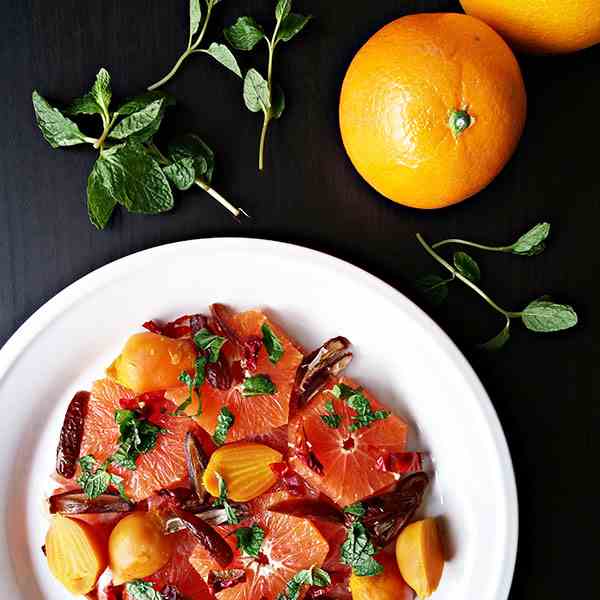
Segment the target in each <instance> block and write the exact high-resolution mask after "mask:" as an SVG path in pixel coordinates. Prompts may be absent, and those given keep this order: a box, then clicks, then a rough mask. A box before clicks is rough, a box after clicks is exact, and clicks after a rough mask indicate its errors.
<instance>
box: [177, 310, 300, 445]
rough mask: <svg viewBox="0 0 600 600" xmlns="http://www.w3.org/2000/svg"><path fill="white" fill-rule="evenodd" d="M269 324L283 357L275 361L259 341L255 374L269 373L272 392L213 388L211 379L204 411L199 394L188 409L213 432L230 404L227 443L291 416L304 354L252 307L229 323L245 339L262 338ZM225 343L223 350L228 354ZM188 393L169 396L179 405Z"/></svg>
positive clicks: (179, 390) (238, 387) (182, 390)
mask: <svg viewBox="0 0 600 600" xmlns="http://www.w3.org/2000/svg"><path fill="white" fill-rule="evenodd" d="M265 323H266V324H267V325H268V326H269V327H270V328H271V330H272V331H273V332H274V333H275V335H276V336H277V337H278V338H279V340H280V342H281V344H282V346H283V354H282V356H281V358H280V359H279V360H278V361H277V362H276V363H272V362H271V361H270V360H269V357H268V354H267V351H266V349H265V346H264V344H262V343H261V344H260V349H259V351H258V355H257V359H256V369H254V370H253V371H252V375H258V374H260V375H266V376H267V377H268V378H269V379H270V380H271V381H272V382H273V384H274V385H275V388H276V390H277V391H276V392H275V393H274V394H272V395H266V394H265V395H260V396H248V397H247V396H244V395H243V394H242V385H241V384H238V385H233V386H232V387H231V388H230V389H228V390H219V389H215V388H213V387H212V386H211V385H210V384H209V383H208V382H206V383H204V385H203V386H202V388H201V390H200V396H201V401H202V414H201V415H199V416H194V415H196V413H197V411H198V399H197V397H196V395H194V397H193V402H192V403H191V404H190V405H189V406H188V408H187V410H186V412H187V414H188V415H192V416H194V417H193V418H194V420H195V421H196V422H197V423H198V424H199V425H201V426H202V427H203V428H204V429H206V430H207V431H208V432H209V433H210V434H211V435H212V434H213V433H214V431H215V427H216V425H217V417H218V415H219V413H220V411H221V409H222V408H223V407H227V408H228V409H229V410H230V411H231V413H232V414H233V416H234V419H235V420H234V423H233V425H232V427H231V428H230V429H229V431H228V433H227V438H226V441H227V442H235V441H238V440H243V439H246V438H250V437H252V438H254V437H256V436H261V435H265V434H268V433H270V432H271V431H273V430H274V429H277V428H279V427H282V426H283V425H286V424H287V422H288V419H289V407H290V396H291V393H292V388H293V385H294V381H295V377H296V370H297V369H298V366H299V365H300V362H301V361H302V357H303V354H302V352H300V350H299V349H298V347H297V345H296V344H295V343H294V342H293V341H292V340H291V339H290V338H289V337H288V336H287V334H286V333H285V332H284V331H283V330H282V329H281V328H280V327H279V326H278V325H276V324H275V323H273V322H272V321H271V320H270V319H268V318H267V316H266V315H265V314H264V313H263V312H262V311H259V310H250V311H247V312H243V313H238V314H235V315H232V318H231V321H230V326H231V328H232V330H233V332H234V333H235V334H236V335H237V336H238V337H239V338H240V339H242V340H245V339H248V338H258V339H262V335H263V334H262V331H261V328H262V326H263V325H264V324H265ZM228 346H230V344H226V345H225V346H224V348H223V351H224V352H226V353H228V352H229V349H228ZM188 395H189V392H188V389H187V388H185V387H183V388H181V387H180V388H176V389H174V390H169V391H168V392H167V394H166V397H167V398H169V399H170V400H172V401H173V402H174V403H175V404H177V405H180V404H181V403H182V402H183V401H184V400H185V399H186V398H187V397H188Z"/></svg>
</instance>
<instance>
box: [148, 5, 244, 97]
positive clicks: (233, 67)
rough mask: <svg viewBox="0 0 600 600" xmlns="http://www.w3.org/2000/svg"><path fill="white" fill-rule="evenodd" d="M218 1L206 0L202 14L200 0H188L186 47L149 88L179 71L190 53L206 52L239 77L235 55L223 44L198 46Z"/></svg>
mask: <svg viewBox="0 0 600 600" xmlns="http://www.w3.org/2000/svg"><path fill="white" fill-rule="evenodd" d="M219 2H220V0H206V15H203V14H202V5H201V3H200V0H189V35H188V41H187V47H186V49H185V50H184V51H183V53H182V54H181V56H180V57H179V58H178V59H177V61H176V62H175V64H174V65H173V67H172V69H171V70H170V71H169V72H168V73H167V74H166V75H165V76H164V77H163V78H162V79H160V80H159V81H157V82H156V83H153V84H152V85H151V86H149V87H148V89H149V90H155V89H158V88H160V87H162V86H163V85H165V83H167V82H168V81H169V80H171V79H172V78H173V77H174V76H175V74H176V73H177V71H179V68H180V67H181V65H182V64H183V63H184V61H185V60H186V59H187V58H188V57H189V56H191V55H192V54H208V55H209V56H212V57H213V58H214V59H215V60H216V61H217V62H220V63H221V64H222V65H223V66H225V67H227V68H228V69H229V70H230V71H232V72H233V73H235V74H236V75H237V76H238V77H240V78H241V76H242V72H241V71H240V67H239V66H238V64H237V61H236V59H235V56H234V55H233V54H232V53H231V50H229V48H228V47H227V46H225V44H218V43H216V42H213V43H212V44H211V45H210V46H209V47H208V48H200V44H201V43H202V40H203V39H204V36H205V34H206V29H207V27H208V23H209V21H210V17H211V14H212V10H213V8H214V7H215V5H217V4H218V3H219ZM203 17H204V18H203Z"/></svg>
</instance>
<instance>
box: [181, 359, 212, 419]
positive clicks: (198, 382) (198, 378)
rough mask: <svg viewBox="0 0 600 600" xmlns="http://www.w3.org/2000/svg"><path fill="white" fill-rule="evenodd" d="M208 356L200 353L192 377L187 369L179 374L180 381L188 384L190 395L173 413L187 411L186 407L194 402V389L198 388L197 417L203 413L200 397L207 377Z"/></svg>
mask: <svg viewBox="0 0 600 600" xmlns="http://www.w3.org/2000/svg"><path fill="white" fill-rule="evenodd" d="M206 362H207V359H206V356H203V355H200V356H198V357H197V358H196V362H195V365H194V366H195V372H194V376H193V377H192V376H191V375H190V374H189V373H187V372H186V371H183V372H182V373H181V374H180V375H179V381H181V383H183V384H185V385H187V386H188V390H189V396H188V397H187V399H186V400H184V401H183V402H182V403H181V404H180V405H179V406H178V407H177V409H176V410H175V412H174V413H173V414H174V415H175V416H178V415H181V414H183V413H184V412H185V410H186V408H187V407H188V406H189V405H190V404H191V403H192V395H193V393H194V389H196V390H197V392H196V394H197V396H198V410H197V411H196V415H195V416H197V417H199V416H200V415H201V414H202V401H201V399H200V388H201V387H202V385H204V381H205V379H206Z"/></svg>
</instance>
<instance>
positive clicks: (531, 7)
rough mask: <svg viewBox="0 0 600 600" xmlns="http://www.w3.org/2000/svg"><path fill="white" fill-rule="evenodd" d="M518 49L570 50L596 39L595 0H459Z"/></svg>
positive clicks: (599, 31)
mask: <svg viewBox="0 0 600 600" xmlns="http://www.w3.org/2000/svg"><path fill="white" fill-rule="evenodd" d="M460 2H461V4H462V6H463V8H464V9H465V12H467V13H468V14H470V15H473V16H474V17H478V18H479V19H481V20H482V21H485V22H486V23H487V24H488V25H490V26H492V27H493V28H494V29H495V30H496V31H497V32H498V33H500V34H501V35H502V36H503V37H504V39H506V40H507V41H508V42H509V43H510V44H512V45H513V46H514V47H515V48H517V49H518V50H523V51H525V52H532V53H535V54H559V53H564V52H574V51H575V50H581V48H587V47H588V46H593V45H594V44H597V43H598V42H600V2H599V1H598V0H460Z"/></svg>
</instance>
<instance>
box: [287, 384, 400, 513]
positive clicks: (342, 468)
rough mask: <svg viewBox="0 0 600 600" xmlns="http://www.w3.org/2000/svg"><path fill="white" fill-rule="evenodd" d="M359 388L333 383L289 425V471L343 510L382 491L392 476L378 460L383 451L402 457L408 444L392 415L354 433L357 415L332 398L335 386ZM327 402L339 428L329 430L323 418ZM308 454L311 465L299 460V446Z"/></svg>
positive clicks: (377, 405)
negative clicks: (304, 445)
mask: <svg viewBox="0 0 600 600" xmlns="http://www.w3.org/2000/svg"><path fill="white" fill-rule="evenodd" d="M336 383H339V384H344V385H347V386H349V387H352V388H359V386H358V384H356V383H355V382H353V381H352V380H350V379H348V378H341V379H338V380H331V381H330V384H329V385H328V386H327V387H326V388H325V390H324V391H322V392H320V393H319V394H317V395H316V396H315V398H314V399H313V400H312V401H311V402H310V404H309V405H308V406H307V407H306V408H304V409H303V410H302V411H300V412H299V413H298V414H297V415H296V417H294V418H293V419H292V421H290V426H289V442H290V445H291V446H293V447H294V449H292V450H291V451H290V458H289V462H290V465H291V467H292V468H293V469H294V470H295V471H296V472H297V473H299V474H300V475H301V476H302V477H304V478H305V479H306V480H307V481H308V482H309V483H310V484H311V485H313V486H314V487H315V488H317V489H318V490H320V491H321V492H323V493H324V494H326V495H327V496H329V497H330V498H331V499H332V500H333V501H334V502H336V503H337V504H339V505H341V506H346V505H348V504H353V503H354V502H357V501H358V500H361V499H363V498H365V497H367V496H370V495H372V494H375V493H376V492H378V491H380V490H382V489H384V488H386V487H387V486H389V485H391V484H392V483H394V482H395V481H396V476H395V475H394V474H393V473H390V472H388V471H384V470H381V469H379V468H377V461H378V459H379V458H380V457H381V456H382V455H383V454H385V453H386V452H402V451H403V450H404V448H405V445H406V436H407V426H406V424H405V423H404V421H402V419H400V418H399V417H397V416H395V415H392V414H390V415H388V416H387V417H386V418H384V419H381V420H375V421H373V422H371V423H370V424H369V425H367V426H365V427H360V428H359V429H356V430H354V431H352V427H353V423H354V422H355V419H354V417H355V416H356V411H355V410H353V409H352V408H350V407H349V406H348V404H347V403H346V402H345V401H344V400H342V399H339V398H336V397H335V396H334V395H333V393H332V391H331V390H332V388H333V386H334V385H335V384H336ZM362 393H363V394H364V396H365V397H366V398H367V400H368V401H369V404H370V406H371V408H372V410H373V411H378V410H383V406H382V405H381V404H380V403H379V402H378V401H377V400H376V399H375V397H374V396H373V395H372V394H371V393H369V392H368V391H367V390H364V389H363V390H362ZM330 402H331V404H332V406H333V409H334V412H335V414H337V415H339V417H340V422H339V426H338V427H330V426H329V425H328V424H327V423H326V422H325V421H324V420H323V419H322V417H323V416H325V415H328V414H330V410H329V408H330V405H329V403H330ZM303 443H304V444H306V445H307V447H308V448H309V449H310V452H311V458H312V459H313V460H315V463H314V464H312V465H311V464H310V460H307V459H306V456H303V453H302V451H301V448H300V446H301V445H302V444H303Z"/></svg>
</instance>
